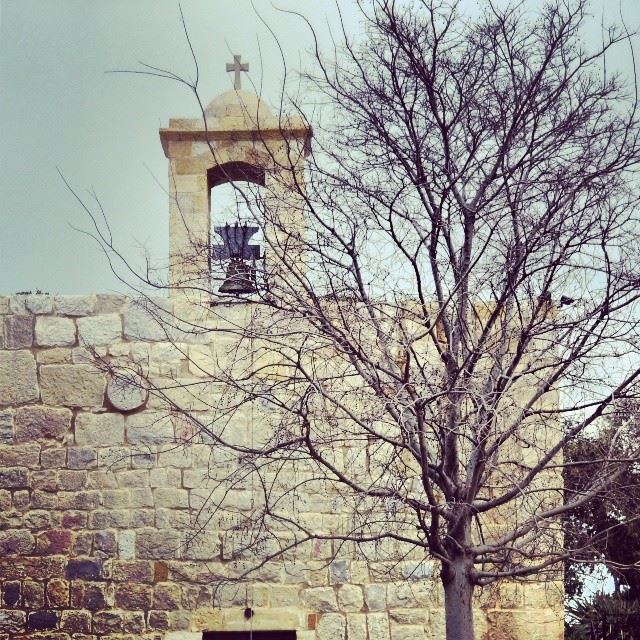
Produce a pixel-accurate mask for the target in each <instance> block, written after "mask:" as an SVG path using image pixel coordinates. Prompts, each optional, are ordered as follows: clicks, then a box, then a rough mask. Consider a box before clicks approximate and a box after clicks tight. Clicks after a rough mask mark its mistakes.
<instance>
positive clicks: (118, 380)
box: [107, 373, 149, 411]
mask: <svg viewBox="0 0 640 640" xmlns="http://www.w3.org/2000/svg"><path fill="white" fill-rule="evenodd" d="M148 396H149V392H148V391H147V389H146V387H145V385H144V382H143V380H142V378H141V377H140V376H137V375H132V374H129V373H123V374H122V375H120V376H115V377H112V378H109V381H108V382H107V398H108V399H109V402H110V403H111V404H112V405H113V406H114V407H115V408H116V409H118V410H119V411H134V410H135V409H139V408H140V407H141V406H142V405H144V404H145V402H146V401H147V398H148Z"/></svg>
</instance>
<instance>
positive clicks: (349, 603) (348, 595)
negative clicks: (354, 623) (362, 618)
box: [338, 584, 364, 611]
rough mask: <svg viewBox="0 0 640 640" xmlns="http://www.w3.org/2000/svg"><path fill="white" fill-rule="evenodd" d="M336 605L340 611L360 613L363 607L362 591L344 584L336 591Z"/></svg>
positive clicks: (354, 586) (351, 585)
mask: <svg viewBox="0 0 640 640" xmlns="http://www.w3.org/2000/svg"><path fill="white" fill-rule="evenodd" d="M338 604H339V606H340V610H341V611H360V610H361V609H362V607H363V605H364V598H363V597H362V589H361V588H360V587H358V586H356V585H353V584H345V585H342V587H340V589H339V590H338Z"/></svg>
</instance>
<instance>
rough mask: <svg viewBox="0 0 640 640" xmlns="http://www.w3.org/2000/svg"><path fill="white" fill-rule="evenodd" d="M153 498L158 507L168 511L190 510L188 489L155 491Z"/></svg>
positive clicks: (169, 488)
mask: <svg viewBox="0 0 640 640" xmlns="http://www.w3.org/2000/svg"><path fill="white" fill-rule="evenodd" d="M153 497H154V501H155V505H156V507H166V508H167V509H188V508H189V493H188V492H187V490H186V489H174V488H172V487H165V488H162V489H154V492H153Z"/></svg>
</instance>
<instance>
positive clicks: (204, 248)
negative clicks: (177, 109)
mask: <svg viewBox="0 0 640 640" xmlns="http://www.w3.org/2000/svg"><path fill="white" fill-rule="evenodd" d="M227 71H234V72H235V82H234V89H233V90H230V91H227V92H225V93H222V94H221V95H219V96H217V97H216V98H214V99H213V100H212V101H211V102H210V103H209V104H208V105H207V106H206V108H205V109H204V111H203V114H202V116H201V117H199V118H172V119H171V120H169V126H168V127H167V128H163V129H160V139H161V141H162V147H163V149H164V153H165V155H166V157H167V158H168V159H169V194H170V210H169V286H170V294H171V296H172V297H175V296H179V295H183V294H188V295H189V297H190V298H191V299H198V300H199V301H202V302H205V299H204V298H206V297H207V296H208V295H209V293H211V294H213V293H215V290H217V287H215V286H212V281H211V255H212V251H211V249H212V247H214V246H215V245H217V244H219V243H220V241H221V238H220V237H219V236H218V235H216V234H213V233H212V232H213V229H212V221H211V217H212V214H213V215H214V216H215V201H214V207H213V211H212V208H211V190H212V189H214V188H215V187H217V186H219V185H221V184H224V183H227V182H234V181H246V182H250V183H253V184H256V185H260V186H262V187H264V188H265V193H266V194H267V195H266V198H265V201H266V202H267V207H268V210H269V216H268V218H265V220H264V221H262V224H260V226H261V227H262V231H263V232H264V238H265V245H266V246H265V248H264V251H265V253H266V258H267V260H270V259H273V258H274V256H277V254H278V250H277V246H278V243H279V236H280V235H281V232H282V229H294V228H296V227H299V226H300V222H301V218H300V216H301V210H302V206H301V195H300V185H301V184H302V171H303V164H304V158H305V157H306V155H307V154H308V152H309V148H310V146H309V145H310V139H311V128H310V127H309V125H308V124H307V123H306V122H305V121H304V120H303V119H302V118H301V117H298V116H282V115H274V114H273V113H272V112H271V111H270V110H269V108H268V107H267V106H266V105H265V104H264V102H262V100H260V98H258V96H256V95H255V94H254V93H252V92H249V91H245V90H243V89H241V85H240V73H241V71H248V65H247V64H241V63H240V56H234V63H233V64H228V65H227ZM274 221H277V223H276V224H274ZM225 222H231V223H233V222H234V221H233V220H227V221H225V220H220V219H217V220H216V221H215V224H214V226H216V225H219V224H224V223H225ZM251 224H255V223H253V222H252V223H251ZM221 255H223V256H224V255H227V257H228V256H229V252H228V251H226V254H225V252H223V253H222V254H221ZM246 257H248V256H240V259H243V258H246ZM276 259H277V258H276Z"/></svg>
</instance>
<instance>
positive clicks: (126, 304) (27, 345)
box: [0, 295, 562, 640]
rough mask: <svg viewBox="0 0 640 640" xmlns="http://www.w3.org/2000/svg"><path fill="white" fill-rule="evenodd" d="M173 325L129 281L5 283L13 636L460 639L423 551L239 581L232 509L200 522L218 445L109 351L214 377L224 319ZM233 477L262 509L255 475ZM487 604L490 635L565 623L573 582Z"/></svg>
mask: <svg viewBox="0 0 640 640" xmlns="http://www.w3.org/2000/svg"><path fill="white" fill-rule="evenodd" d="M229 313H238V311H237V310H233V311H231V310H230V311H229ZM172 338H173V340H172V341H171V342H169V341H168V340H167V335H166V332H165V330H164V329H163V328H162V326H161V325H159V324H158V323H156V322H154V320H153V318H152V317H150V316H149V314H147V313H146V312H145V311H144V309H142V308H141V307H140V305H139V304H137V303H135V302H133V301H131V300H128V299H126V298H124V297H121V296H101V295H98V296H45V295H38V296H13V297H10V298H9V297H4V298H3V297H0V347H1V348H0V511H1V514H0V604H1V606H0V640H2V639H5V638H34V639H35V638H51V639H53V640H63V639H64V640H70V639H71V638H75V639H76V640H81V639H83V640H89V639H94V638H114V639H115V638H125V637H126V638H149V639H151V638H153V639H154V640H155V639H162V640H195V639H196V638H201V633H202V631H203V630H241V629H250V628H253V629H255V630H258V629H293V630H296V631H297V632H298V638H299V639H301V640H316V639H317V640H341V639H342V640H344V639H345V638H349V640H409V639H411V640H413V639H414V638H427V639H431V640H436V639H440V638H444V615H443V600H442V594H441V590H440V587H439V586H438V582H437V580H436V579H435V578H434V576H433V573H434V570H436V569H437V567H436V565H434V564H433V563H432V562H430V561H426V562H425V561H423V560H422V559H420V558H416V557H415V556H407V557H405V558H404V559H402V560H401V561H399V562H397V563H395V566H396V568H397V569H398V570H399V572H400V576H404V578H402V577H401V579H395V578H393V579H392V578H391V577H388V576H387V577H385V572H384V571H383V569H384V566H383V565H382V564H381V566H379V567H378V566H376V563H371V562H366V561H364V560H363V559H361V558H358V557H357V556H356V555H354V554H353V553H350V552H348V550H347V549H346V548H345V549H344V550H343V551H337V547H336V548H334V547H333V545H332V543H329V542H327V543H322V544H313V545H310V546H308V547H303V548H301V549H300V550H298V551H296V553H295V554H285V556H284V557H283V558H279V559H274V560H272V561H269V562H267V563H265V565H264V566H262V567H261V568H260V569H259V570H258V571H257V572H255V573H254V574H253V575H252V581H251V583H250V584H249V585H248V586H247V585H243V586H241V587H238V586H236V585H235V584H234V583H233V581H232V579H233V578H234V577H236V576H238V575H240V574H241V573H242V571H243V567H244V565H243V564H242V562H238V561H237V559H235V558H234V555H233V553H232V552H231V551H230V549H231V547H232V543H233V540H234V536H235V535H236V532H235V531H234V530H233V529H232V520H230V519H225V518H222V517H220V518H217V519H212V520H210V521H209V522H208V524H209V525H210V526H208V527H205V530H204V534H205V535H202V536H200V537H196V538H194V522H197V516H198V514H199V513H201V509H202V507H203V502H204V500H205V498H206V495H207V479H208V478H209V477H210V475H211V468H212V455H213V456H214V463H213V464H214V465H215V464H216V462H215V452H212V446H211V445H210V444H207V443H206V442H202V441H201V440H195V439H194V440H192V441H190V442H189V443H188V444H185V443H184V434H181V433H178V432H177V430H178V429H181V428H183V426H184V425H182V426H181V423H180V421H176V420H172V419H171V416H170V415H167V413H166V412H165V411H164V408H163V403H162V399H159V398H158V397H154V396H153V395H151V396H150V397H147V396H146V394H140V393H139V394H138V395H137V396H136V394H135V393H134V394H133V397H132V396H131V395H127V394H126V393H124V394H120V395H118V389H117V388H115V387H114V386H113V382H112V381H111V382H110V378H109V375H108V365H109V363H110V362H123V361H130V362H134V363H136V364H137V365H139V366H140V367H141V370H142V371H143V373H144V374H145V375H149V376H155V377H156V378H158V379H161V378H163V377H172V376H173V377H176V376H177V377H178V378H180V379H185V380H198V381H199V383H200V384H206V380H204V379H203V377H202V374H201V372H200V377H198V376H199V371H198V367H197V366H196V367H195V368H194V366H193V364H194V363H196V365H197V363H198V362H200V361H201V360H202V358H204V357H205V356H206V357H209V358H210V357H211V353H212V349H213V351H215V348H216V347H215V345H212V344H210V343H209V342H208V341H210V340H212V338H211V335H208V334H206V333H205V334H204V335H200V334H195V335H194V334H192V333H189V332H183V333H181V334H179V335H176V334H174V335H173V336H172ZM219 339H220V338H216V340H219ZM218 353H221V351H220V350H218ZM187 356H189V358H187ZM96 358H98V359H101V361H102V363H103V369H104V370H103V371H99V370H98V369H97V368H96V366H95V364H94V361H95V359H96ZM194 402H196V401H194ZM196 405H197V402H196ZM118 407H119V409H118ZM194 409H196V410H198V409H201V410H203V411H206V404H205V406H203V407H199V406H194ZM178 441H180V442H181V444H180V446H176V443H177V442H178ZM220 464H223V463H222V462H220ZM233 491H234V493H233V500H234V502H235V505H236V508H237V510H238V512H239V513H242V514H244V515H245V516H246V517H250V514H251V509H252V503H251V500H250V499H248V498H250V497H251V496H250V494H249V489H248V488H244V489H243V488H242V487H236V488H235V489H233ZM307 498H308V502H307V504H308V506H307V507H306V509H307V512H306V513H305V514H304V515H305V517H308V518H312V519H317V520H321V519H323V518H331V517H335V514H334V513H333V511H334V505H332V504H331V503H330V501H327V500H325V499H323V497H322V496H318V495H309V496H307ZM225 577H226V578H230V579H231V581H230V582H229V583H227V584H220V578H225ZM218 587H219V588H218ZM247 607H250V608H251V609H252V610H253V616H252V617H251V618H250V619H247V618H245V609H246V608H247ZM476 614H477V628H478V639H480V638H487V639H488V638H493V639H504V640H507V639H513V640H519V639H524V638H527V640H535V639H536V638H539V639H542V638H544V639H547V638H552V639H553V638H559V637H561V636H562V590H561V588H560V587H559V586H558V585H557V584H556V585H553V584H552V585H544V584H536V583H532V584H530V585H521V584H520V585H515V584H504V585H502V586H498V587H494V588H491V589H485V590H484V592H483V593H481V594H479V596H478V601H477V610H476Z"/></svg>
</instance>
